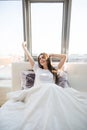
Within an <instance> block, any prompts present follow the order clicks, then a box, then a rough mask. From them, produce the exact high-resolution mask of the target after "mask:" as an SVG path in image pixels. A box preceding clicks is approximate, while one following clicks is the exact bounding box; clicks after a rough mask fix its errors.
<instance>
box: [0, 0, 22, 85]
mask: <svg viewBox="0 0 87 130" xmlns="http://www.w3.org/2000/svg"><path fill="white" fill-rule="evenodd" d="M22 21H23V16H22V1H21V0H17V1H15V0H14V1H10V0H7V1H0V86H11V78H12V77H11V63H12V62H15V61H17V60H20V59H21V57H22V56H23V50H22V47H21V43H22V41H23V22H22Z"/></svg>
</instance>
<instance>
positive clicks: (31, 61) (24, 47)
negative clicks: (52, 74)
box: [22, 42, 35, 67]
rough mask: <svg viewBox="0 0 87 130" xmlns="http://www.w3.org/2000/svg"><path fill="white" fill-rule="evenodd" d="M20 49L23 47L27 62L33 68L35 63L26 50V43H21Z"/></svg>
mask: <svg viewBox="0 0 87 130" xmlns="http://www.w3.org/2000/svg"><path fill="white" fill-rule="evenodd" d="M22 47H23V50H24V52H25V55H26V56H27V58H28V61H29V62H30V64H31V66H32V67H33V66H34V63H35V61H34V59H33V57H32V56H31V54H30V52H29V51H28V50H27V47H26V42H23V43H22Z"/></svg>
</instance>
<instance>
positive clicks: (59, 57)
mask: <svg viewBox="0 0 87 130" xmlns="http://www.w3.org/2000/svg"><path fill="white" fill-rule="evenodd" d="M49 56H50V57H52V58H58V59H59V60H60V62H59V64H58V67H57V70H59V69H62V68H63V65H64V63H65V62H66V59H67V56H66V55H65V54H50V55H49Z"/></svg>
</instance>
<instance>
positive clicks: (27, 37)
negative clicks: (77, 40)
mask: <svg viewBox="0 0 87 130" xmlns="http://www.w3.org/2000/svg"><path fill="white" fill-rule="evenodd" d="M38 2H39V3H55V2H63V17H62V34H61V53H64V54H67V55H68V49H69V34H70V19H71V4H72V0H22V5H23V34H24V41H26V42H27V48H28V50H29V52H30V53H31V55H32V39H31V35H32V34H31V3H38ZM34 58H35V59H36V57H34Z"/></svg>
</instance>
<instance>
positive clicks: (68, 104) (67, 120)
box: [0, 43, 87, 130]
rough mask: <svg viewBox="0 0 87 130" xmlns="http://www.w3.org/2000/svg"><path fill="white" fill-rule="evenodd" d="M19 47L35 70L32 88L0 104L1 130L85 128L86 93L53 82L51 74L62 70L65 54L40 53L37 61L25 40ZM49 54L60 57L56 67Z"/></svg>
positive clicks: (81, 129) (73, 129)
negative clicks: (0, 105) (36, 61)
mask: <svg viewBox="0 0 87 130" xmlns="http://www.w3.org/2000/svg"><path fill="white" fill-rule="evenodd" d="M22 46H23V49H24V52H25V54H26V56H27V57H28V60H29V63H30V64H31V65H32V67H33V69H34V71H35V83H34V87H32V88H30V89H28V90H20V91H17V92H13V93H12V95H10V98H11V99H10V100H9V101H8V102H7V103H5V104H4V105H3V106H2V107H1V111H0V129H1V130H7V129H9V130H87V94H83V93H81V92H79V91H76V90H74V89H72V88H65V89H64V88H61V87H58V86H57V85H56V84H55V80H54V77H56V74H57V73H58V72H59V71H60V70H62V69H63V65H64V63H65V61H66V55H64V54H61V55H60V54H50V55H47V54H46V53H41V54H40V55H39V57H38V64H36V63H35V62H34V60H33V58H32V57H31V55H30V53H29V51H28V50H27V48H26V46H25V44H24V43H23V44H22ZM50 57H52V58H55V57H56V58H59V59H60V62H59V64H58V67H57V69H55V67H53V66H52V65H51V63H50ZM15 94H16V95H15Z"/></svg>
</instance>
